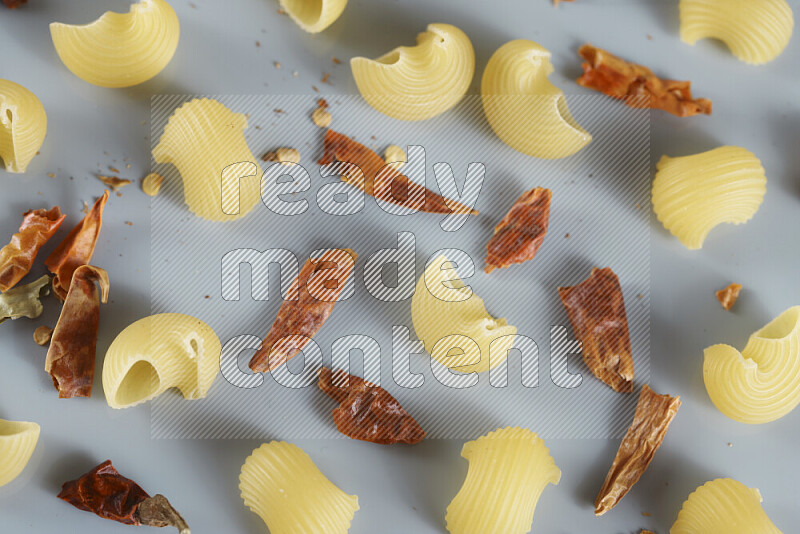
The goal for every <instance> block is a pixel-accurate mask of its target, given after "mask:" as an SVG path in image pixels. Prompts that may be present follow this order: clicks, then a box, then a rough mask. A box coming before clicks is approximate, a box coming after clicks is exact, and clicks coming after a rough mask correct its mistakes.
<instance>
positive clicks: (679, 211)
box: [652, 146, 767, 250]
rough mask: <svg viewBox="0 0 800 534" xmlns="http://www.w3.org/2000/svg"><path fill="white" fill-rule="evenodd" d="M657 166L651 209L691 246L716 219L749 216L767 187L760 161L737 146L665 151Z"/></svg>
mask: <svg viewBox="0 0 800 534" xmlns="http://www.w3.org/2000/svg"><path fill="white" fill-rule="evenodd" d="M656 169H657V172H656V178H655V180H654V181H653V196H652V198H653V210H654V211H655V212H656V215H657V216H658V220H659V221H661V224H663V225H664V228H666V229H667V230H669V231H670V233H671V234H672V235H674V236H675V237H677V238H678V239H679V240H680V241H681V243H683V244H684V245H685V246H686V248H688V249H690V250H696V249H699V248H701V247H702V246H703V241H705V239H706V236H707V235H708V233H709V232H710V231H711V230H712V229H713V228H714V227H715V226H717V225H718V224H722V223H733V224H742V223H745V222H747V221H749V220H750V219H752V218H753V215H755V213H756V212H757V211H758V208H759V207H760V206H761V203H762V202H763V200H764V194H765V193H766V191H767V177H766V176H765V175H764V168H763V167H762V166H761V162H760V161H759V160H758V158H757V157H755V156H754V155H753V154H752V153H751V152H749V151H747V150H745V149H744V148H739V147H736V146H723V147H720V148H715V149H714V150H710V151H708V152H702V153H700V154H694V155H692V156H684V157H680V158H670V157H668V156H663V157H662V158H661V160H660V161H659V162H658V164H657V165H656Z"/></svg>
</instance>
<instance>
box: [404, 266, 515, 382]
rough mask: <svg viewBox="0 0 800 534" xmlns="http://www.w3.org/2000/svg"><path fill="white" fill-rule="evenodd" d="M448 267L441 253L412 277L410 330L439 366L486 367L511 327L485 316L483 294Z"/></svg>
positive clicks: (507, 344) (504, 350)
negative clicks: (413, 287)
mask: <svg viewBox="0 0 800 534" xmlns="http://www.w3.org/2000/svg"><path fill="white" fill-rule="evenodd" d="M451 267H452V264H451V263H450V261H449V260H448V259H447V258H446V257H445V256H443V255H440V256H437V257H436V258H434V259H433V261H431V262H430V263H429V265H428V267H427V268H426V269H425V272H424V273H423V274H422V276H421V277H420V279H419V281H418V282H417V287H416V290H415V291H414V296H413V297H412V299H411V320H412V322H413V323H414V330H415V331H416V334H417V337H418V338H419V340H420V341H422V342H423V343H424V344H425V350H427V351H428V353H429V354H430V355H431V357H432V358H433V359H435V360H436V361H438V362H439V363H441V364H442V365H444V366H445V367H449V368H451V369H455V370H457V371H460V372H463V373H470V372H478V373H481V372H484V371H488V370H489V369H490V368H492V367H496V366H498V365H499V364H500V363H502V362H503V361H505V359H506V356H507V355H508V351H509V350H510V349H511V347H512V346H513V345H514V335H515V334H516V333H517V328H516V327H514V326H509V325H508V323H507V321H506V320H505V319H495V318H494V317H492V316H491V315H489V313H488V312H487V311H486V307H485V306H484V304H483V299H481V298H480V297H478V296H477V295H475V294H474V293H473V292H472V290H471V289H470V288H468V287H467V286H466V285H465V284H464V283H463V282H462V281H461V280H460V279H459V277H458V273H457V272H456V270H455V269H452V268H451ZM469 340H472V341H469ZM490 347H491V356H492V358H491V361H490V358H489V353H490ZM451 352H452V353H453V355H449V354H450V353H451Z"/></svg>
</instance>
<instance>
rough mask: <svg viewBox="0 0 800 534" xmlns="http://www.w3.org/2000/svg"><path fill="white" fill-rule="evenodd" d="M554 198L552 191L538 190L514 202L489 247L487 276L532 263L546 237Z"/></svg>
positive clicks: (533, 190)
mask: <svg viewBox="0 0 800 534" xmlns="http://www.w3.org/2000/svg"><path fill="white" fill-rule="evenodd" d="M552 196H553V194H552V193H551V192H550V190H549V189H543V188H541V187H537V188H536V189H531V190H530V191H526V192H525V193H523V194H522V195H521V196H520V197H519V198H518V199H517V201H516V202H514V205H513V206H511V209H510V210H509V212H508V214H507V215H506V216H505V217H504V218H503V220H502V221H500V222H499V223H498V225H497V226H496V227H495V229H494V235H493V236H492V238H491V239H490V240H489V243H488V244H487V245H486V268H485V269H484V270H485V271H486V272H487V273H490V272H492V270H494V269H502V268H505V267H508V266H509V265H512V264H514V263H522V262H525V261H528V260H532V259H533V257H534V256H535V255H536V253H537V252H538V251H539V247H541V246H542V241H544V237H545V235H547V225H548V223H549V222H550V200H551V198H552Z"/></svg>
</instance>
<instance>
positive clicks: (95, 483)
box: [58, 460, 190, 534]
mask: <svg viewBox="0 0 800 534" xmlns="http://www.w3.org/2000/svg"><path fill="white" fill-rule="evenodd" d="M58 498H59V499H62V500H64V501H66V502H68V503H70V504H71V505H72V506H74V507H75V508H78V509H80V510H84V511H86V512H92V513H93V514H96V515H98V516H100V517H102V518H103V519H110V520H112V521H117V522H118V523H123V524H125V525H147V526H153V527H167V526H173V527H175V528H177V529H178V530H179V531H180V532H181V534H190V531H189V526H188V525H187V524H186V521H184V519H183V518H182V517H181V516H180V514H179V513H178V512H177V511H176V510H175V509H174V508H173V507H172V505H171V504H170V503H169V501H168V500H167V498H166V497H164V496H163V495H156V496H154V497H150V495H148V494H147V492H146V491H144V490H143V489H142V488H141V487H140V486H139V485H138V484H137V483H136V482H134V481H133V480H131V479H129V478H125V477H124V476H122V475H120V474H119V472H118V471H117V470H116V469H114V466H113V465H112V464H111V460H106V461H105V462H103V463H101V464H100V465H98V466H97V467H95V468H94V469H92V470H91V471H89V472H88V473H86V474H85V475H83V476H82V477H80V478H78V479H76V480H71V481H69V482H65V483H64V485H63V486H62V487H61V492H60V493H59V494H58Z"/></svg>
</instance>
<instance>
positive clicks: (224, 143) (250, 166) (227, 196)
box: [153, 98, 261, 221]
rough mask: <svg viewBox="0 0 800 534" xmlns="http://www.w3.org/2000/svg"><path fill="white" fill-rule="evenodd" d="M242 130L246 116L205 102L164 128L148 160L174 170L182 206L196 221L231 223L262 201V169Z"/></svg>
mask: <svg viewBox="0 0 800 534" xmlns="http://www.w3.org/2000/svg"><path fill="white" fill-rule="evenodd" d="M245 128H247V117H245V116H244V115H242V114H241V113H234V112H233V111H231V110H229V109H228V108H227V107H225V106H224V105H223V104H221V103H219V102H217V101H216V100H211V99H208V98H202V99H197V98H196V99H194V100H192V101H190V102H187V103H186V104H184V105H182V106H181V107H180V108H178V109H177V110H175V112H174V113H173V114H172V116H171V117H170V118H169V122H167V125H166V126H165V127H164V134H163V135H162V136H161V140H160V141H159V143H158V146H156V147H155V149H153V158H155V160H156V163H172V164H173V165H175V166H176V167H177V168H178V171H179V172H180V173H181V177H182V178H183V196H184V199H185V200H186V205H187V206H188V207H189V210H190V211H191V212H192V213H194V214H195V215H197V216H198V217H202V218H203V219H208V220H210V221H233V220H236V219H239V218H241V217H243V216H245V215H247V214H248V213H250V211H251V210H252V209H253V207H255V205H256V204H258V202H259V200H260V199H261V193H260V189H259V180H260V178H261V170H260V169H259V167H258V163H257V162H256V158H255V156H253V153H252V152H251V151H250V148H248V146H247V141H246V140H245V138H244V133H243V130H244V129H245ZM240 176H241V177H243V178H242V179H241V180H239V177H240Z"/></svg>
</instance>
